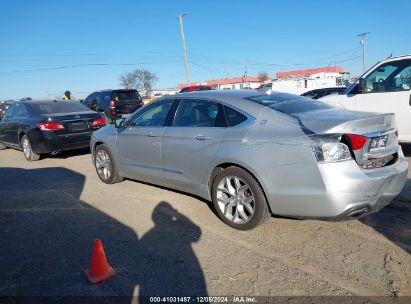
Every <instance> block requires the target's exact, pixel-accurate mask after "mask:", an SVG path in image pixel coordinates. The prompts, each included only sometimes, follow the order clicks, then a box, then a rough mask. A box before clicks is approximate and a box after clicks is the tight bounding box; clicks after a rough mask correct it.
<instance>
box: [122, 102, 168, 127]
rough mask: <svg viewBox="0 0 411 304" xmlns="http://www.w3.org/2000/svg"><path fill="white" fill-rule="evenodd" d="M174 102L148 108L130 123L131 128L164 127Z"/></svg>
mask: <svg viewBox="0 0 411 304" xmlns="http://www.w3.org/2000/svg"><path fill="white" fill-rule="evenodd" d="M172 105H173V101H168V102H165V103H162V104H160V105H157V106H153V107H150V108H146V109H144V110H143V111H141V112H140V113H138V114H137V115H136V116H134V117H132V118H131V119H130V121H129V123H128V124H129V126H140V127H162V126H164V124H165V122H166V119H167V115H168V113H169V112H170V109H171V106H172Z"/></svg>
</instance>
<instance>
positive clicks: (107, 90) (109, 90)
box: [91, 89, 138, 94]
mask: <svg viewBox="0 0 411 304" xmlns="http://www.w3.org/2000/svg"><path fill="white" fill-rule="evenodd" d="M111 91H126V92H128V91H136V92H138V91H137V90H136V89H104V90H98V91H94V92H93V93H100V92H111ZM93 93H91V94H93Z"/></svg>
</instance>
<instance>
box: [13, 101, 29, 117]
mask: <svg viewBox="0 0 411 304" xmlns="http://www.w3.org/2000/svg"><path fill="white" fill-rule="evenodd" d="M13 116H14V117H27V110H26V107H25V106H24V105H22V104H19V105H17V108H16V110H15V111H14V115H13Z"/></svg>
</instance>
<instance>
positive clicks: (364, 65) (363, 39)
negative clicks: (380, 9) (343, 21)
mask: <svg viewBox="0 0 411 304" xmlns="http://www.w3.org/2000/svg"><path fill="white" fill-rule="evenodd" d="M369 33H370V32H366V33H361V34H359V35H358V37H361V41H360V43H361V45H362V72H363V73H365V70H366V64H365V38H366V36H367V35H368V34H369Z"/></svg>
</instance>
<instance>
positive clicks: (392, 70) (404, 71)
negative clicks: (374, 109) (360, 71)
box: [364, 59, 411, 93]
mask: <svg viewBox="0 0 411 304" xmlns="http://www.w3.org/2000/svg"><path fill="white" fill-rule="evenodd" d="M410 89H411V60H410V59H407V60H400V61H397V62H389V63H386V64H384V65H382V66H380V67H378V68H377V69H375V70H374V71H373V72H372V73H371V74H370V75H368V76H367V77H365V79H364V93H377V92H395V91H408V90H410Z"/></svg>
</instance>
